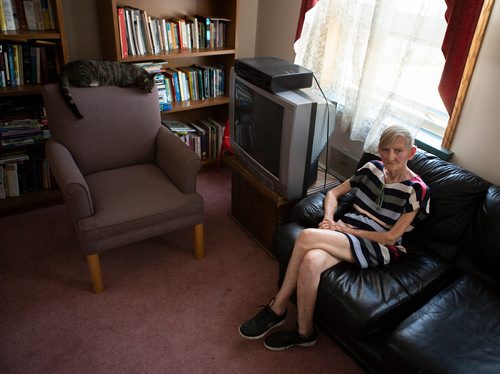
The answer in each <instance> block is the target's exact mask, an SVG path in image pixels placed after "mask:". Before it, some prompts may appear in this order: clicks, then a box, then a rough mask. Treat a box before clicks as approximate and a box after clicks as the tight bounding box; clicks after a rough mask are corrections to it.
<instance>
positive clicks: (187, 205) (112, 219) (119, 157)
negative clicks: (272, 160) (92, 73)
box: [43, 84, 204, 293]
mask: <svg viewBox="0 0 500 374" xmlns="http://www.w3.org/2000/svg"><path fill="white" fill-rule="evenodd" d="M71 94H72V96H73V99H74V102H75V103H76V105H77V106H78V108H79V109H80V112H81V113H82V115H83V117H84V118H83V119H78V118H76V117H75V116H74V115H73V113H72V112H71V110H70V109H69V107H68V105H67V104H66V102H65V101H64V100H63V98H62V95H61V94H60V92H59V88H58V86H57V85H56V84H50V85H46V86H44V87H43V99H44V102H45V106H46V110H47V117H48V122H49V129H50V132H51V139H50V140H49V141H48V142H47V144H46V154H47V158H48V160H49V165H50V168H51V171H52V173H53V175H54V177H55V179H56V181H57V183H58V185H59V187H60V189H61V191H62V195H63V198H64V202H65V204H66V206H67V208H68V210H69V215H70V217H71V220H72V222H73V224H74V227H75V229H76V232H77V235H78V239H79V243H80V246H81V249H82V250H83V252H84V253H85V254H86V256H87V262H88V266H89V270H90V275H91V280H92V286H93V288H94V292H96V293H99V292H102V291H103V290H104V284H103V281H102V276H101V269H100V265H99V257H98V254H99V253H100V252H102V251H106V250H108V249H113V248H119V247H121V246H124V245H126V244H129V243H132V242H137V241H140V240H143V239H147V238H151V237H154V236H158V235H162V234H164V233H168V232H171V231H175V230H178V229H182V228H186V227H189V226H193V227H194V233H195V240H194V254H195V257H196V258H197V259H201V258H203V256H204V248H203V207H204V205H203V199H202V197H201V196H200V195H199V194H197V193H196V175H197V172H198V170H199V168H200V166H201V161H200V158H199V157H198V156H197V155H196V154H195V153H194V152H192V151H191V150H190V149H189V148H188V147H186V146H185V145H184V144H183V143H182V142H181V141H180V140H179V139H178V138H177V137H176V136H175V135H173V134H172V133H171V132H170V131H169V130H168V129H167V128H165V127H164V126H163V125H162V124H161V118H160V112H159V105H158V95H157V92H156V89H154V90H153V92H152V93H149V94H146V93H143V92H142V91H139V90H137V89H134V88H119V87H115V86H105V87H94V88H77V87H73V88H71Z"/></svg>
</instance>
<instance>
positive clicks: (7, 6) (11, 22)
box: [0, 0, 17, 31]
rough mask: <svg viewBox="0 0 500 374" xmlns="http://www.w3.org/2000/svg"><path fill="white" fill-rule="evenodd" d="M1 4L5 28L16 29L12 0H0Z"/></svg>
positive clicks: (8, 29)
mask: <svg viewBox="0 0 500 374" xmlns="http://www.w3.org/2000/svg"><path fill="white" fill-rule="evenodd" d="M0 1H2V5H3V15H4V18H5V28H6V29H7V31H13V30H16V28H17V27H16V20H15V18H14V9H15V3H14V0H0Z"/></svg>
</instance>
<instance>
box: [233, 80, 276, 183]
mask: <svg viewBox="0 0 500 374" xmlns="http://www.w3.org/2000/svg"><path fill="white" fill-rule="evenodd" d="M234 116H235V118H234V141H236V142H237V143H238V145H239V146H240V147H241V148H243V149H244V150H245V152H247V153H248V154H249V155H250V156H251V157H252V158H253V159H255V160H256V161H257V162H258V163H259V164H261V165H262V166H263V167H264V168H266V169H267V170H268V171H269V172H270V173H272V174H273V175H274V176H275V177H276V178H279V176H280V154H281V137H282V126H283V106H282V105H279V104H277V103H275V102H273V101H271V100H269V99H267V98H266V97H264V96H262V95H260V94H259V93H258V92H257V91H255V90H252V89H250V88H249V87H248V86H246V85H244V84H243V83H241V82H240V81H238V80H236V82H235V91H234Z"/></svg>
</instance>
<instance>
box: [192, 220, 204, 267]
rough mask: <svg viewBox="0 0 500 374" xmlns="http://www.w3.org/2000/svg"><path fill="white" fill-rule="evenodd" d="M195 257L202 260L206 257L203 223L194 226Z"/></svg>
mask: <svg viewBox="0 0 500 374" xmlns="http://www.w3.org/2000/svg"><path fill="white" fill-rule="evenodd" d="M194 257H196V259H197V260H201V259H202V258H203V257H205V248H204V245H203V223H199V224H197V225H195V226H194Z"/></svg>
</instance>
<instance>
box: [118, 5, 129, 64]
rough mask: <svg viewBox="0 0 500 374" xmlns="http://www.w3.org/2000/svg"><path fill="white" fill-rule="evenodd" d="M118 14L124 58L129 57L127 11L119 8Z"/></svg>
mask: <svg viewBox="0 0 500 374" xmlns="http://www.w3.org/2000/svg"><path fill="white" fill-rule="evenodd" d="M117 12H118V28H119V29H120V46H121V52H122V58H126V57H128V44H127V24H126V22H125V11H124V9H123V8H122V7H118V8H117Z"/></svg>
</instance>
